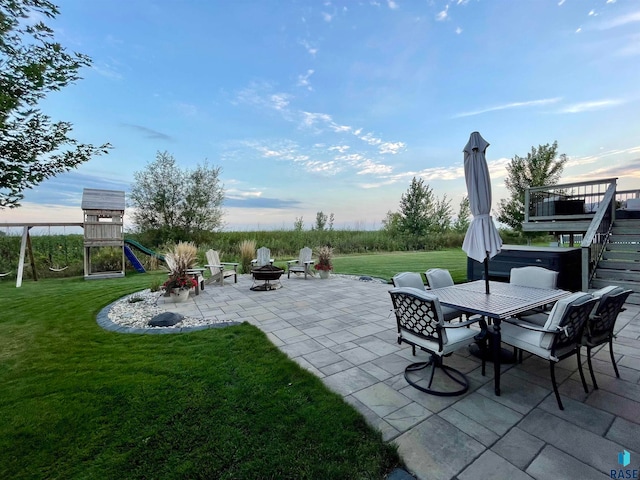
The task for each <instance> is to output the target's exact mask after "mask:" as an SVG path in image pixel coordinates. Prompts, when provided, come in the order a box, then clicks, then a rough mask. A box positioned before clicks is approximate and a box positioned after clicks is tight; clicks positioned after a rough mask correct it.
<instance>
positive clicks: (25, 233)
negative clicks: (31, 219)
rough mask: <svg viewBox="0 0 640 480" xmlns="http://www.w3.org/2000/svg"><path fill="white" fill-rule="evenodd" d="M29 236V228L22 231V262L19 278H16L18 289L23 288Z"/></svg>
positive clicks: (19, 265) (19, 267)
mask: <svg viewBox="0 0 640 480" xmlns="http://www.w3.org/2000/svg"><path fill="white" fill-rule="evenodd" d="M28 235H29V227H26V226H25V227H24V228H23V229H22V241H21V242H20V260H19V262H18V276H17V277H16V288H18V287H20V286H22V272H23V271H24V252H25V250H26V248H27V237H28Z"/></svg>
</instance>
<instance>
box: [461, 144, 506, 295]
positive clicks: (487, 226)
mask: <svg viewBox="0 0 640 480" xmlns="http://www.w3.org/2000/svg"><path fill="white" fill-rule="evenodd" d="M488 146H489V143H488V142H487V141H486V140H485V139H484V138H482V136H481V135H480V134H479V133H478V132H473V133H472V134H471V136H470V137H469V142H468V143H467V145H466V146H465V147H464V178H465V180H466V182H467V193H468V195H469V206H470V208H471V213H472V214H473V220H472V221H471V224H469V228H468V229H467V233H466V235H465V236H464V242H463V243H462V250H464V251H465V252H466V254H467V255H468V256H469V257H470V258H473V259H474V260H476V261H478V262H481V263H484V278H485V284H486V293H487V294H488V293H489V259H490V258H493V257H494V256H496V255H497V254H498V253H499V252H500V248H501V247H502V239H501V238H500V234H499V233H498V229H497V228H496V226H495V225H494V223H493V220H492V219H491V215H490V212H491V179H490V178H489V167H488V166H487V160H486V159H485V151H486V150H487V147H488Z"/></svg>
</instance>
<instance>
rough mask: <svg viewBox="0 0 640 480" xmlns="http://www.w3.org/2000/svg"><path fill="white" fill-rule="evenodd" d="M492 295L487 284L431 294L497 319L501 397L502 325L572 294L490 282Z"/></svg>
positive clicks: (496, 371)
mask: <svg viewBox="0 0 640 480" xmlns="http://www.w3.org/2000/svg"><path fill="white" fill-rule="evenodd" d="M489 286H490V291H491V293H489V294H487V293H485V282H484V280H477V281H475V282H469V283H460V284H457V285H453V286H451V287H443V288H435V289H432V290H431V293H433V294H434V295H436V296H437V297H438V300H439V301H440V304H441V305H445V306H447V307H452V308H455V309H457V310H462V311H464V312H467V313H471V314H476V315H482V316H484V317H488V318H491V319H493V324H494V329H493V330H494V331H493V335H495V341H494V342H493V368H494V388H495V393H496V395H500V339H501V337H500V322H501V321H502V320H503V319H505V318H509V317H514V316H516V315H517V314H519V313H522V312H526V311H527V310H531V309H532V308H536V307H541V306H544V305H548V304H551V303H555V302H556V301H558V300H560V299H561V298H562V297H565V296H567V295H570V294H571V292H569V291H566V290H559V289H546V288H533V287H523V286H519V285H511V284H509V283H504V282H494V281H492V282H489Z"/></svg>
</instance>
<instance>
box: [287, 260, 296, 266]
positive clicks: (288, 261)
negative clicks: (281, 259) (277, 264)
mask: <svg viewBox="0 0 640 480" xmlns="http://www.w3.org/2000/svg"><path fill="white" fill-rule="evenodd" d="M291 263H298V260H297V259H296V260H287V265H289V264H291Z"/></svg>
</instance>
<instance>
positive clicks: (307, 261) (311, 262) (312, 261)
mask: <svg viewBox="0 0 640 480" xmlns="http://www.w3.org/2000/svg"><path fill="white" fill-rule="evenodd" d="M314 263H316V261H315V260H306V261H305V262H304V264H305V265H313V264H314Z"/></svg>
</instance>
